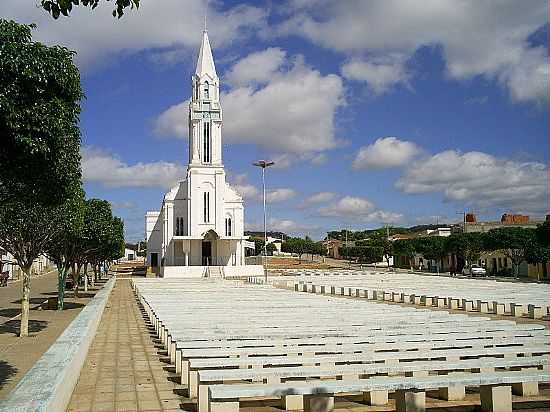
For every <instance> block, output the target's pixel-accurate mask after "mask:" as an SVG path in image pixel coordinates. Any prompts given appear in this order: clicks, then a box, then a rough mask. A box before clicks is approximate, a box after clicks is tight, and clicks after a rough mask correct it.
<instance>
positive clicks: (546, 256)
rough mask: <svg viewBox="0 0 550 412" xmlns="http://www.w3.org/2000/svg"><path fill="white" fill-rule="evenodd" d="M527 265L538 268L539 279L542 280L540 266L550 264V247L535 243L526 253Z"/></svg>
mask: <svg viewBox="0 0 550 412" xmlns="http://www.w3.org/2000/svg"><path fill="white" fill-rule="evenodd" d="M525 260H526V261H527V263H529V264H532V265H536V266H537V279H538V280H540V273H539V264H543V265H545V264H546V263H547V262H550V247H548V246H544V245H542V244H541V243H539V242H533V243H532V244H531V245H530V246H529V247H528V248H527V250H526V251H525Z"/></svg>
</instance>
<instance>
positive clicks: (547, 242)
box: [535, 221, 550, 247]
mask: <svg viewBox="0 0 550 412" xmlns="http://www.w3.org/2000/svg"><path fill="white" fill-rule="evenodd" d="M535 236H536V237H537V241H538V242H539V243H540V244H541V245H542V246H548V247H550V221H546V222H544V223H543V224H542V225H538V226H537V228H536V230H535Z"/></svg>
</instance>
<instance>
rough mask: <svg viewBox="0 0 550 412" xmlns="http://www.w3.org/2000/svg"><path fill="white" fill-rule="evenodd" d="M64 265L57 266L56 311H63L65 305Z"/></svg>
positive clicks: (65, 276) (65, 275) (65, 274)
mask: <svg viewBox="0 0 550 412" xmlns="http://www.w3.org/2000/svg"><path fill="white" fill-rule="evenodd" d="M67 270H68V267H67V266H66V265H61V266H57V310H63V305H64V303H65V282H66V280H67Z"/></svg>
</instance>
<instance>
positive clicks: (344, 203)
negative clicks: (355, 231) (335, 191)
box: [319, 196, 374, 217]
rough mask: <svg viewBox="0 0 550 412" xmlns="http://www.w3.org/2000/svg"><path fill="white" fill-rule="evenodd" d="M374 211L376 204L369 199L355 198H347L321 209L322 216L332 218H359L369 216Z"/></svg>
mask: <svg viewBox="0 0 550 412" xmlns="http://www.w3.org/2000/svg"><path fill="white" fill-rule="evenodd" d="M373 210H374V204H373V203H372V202H370V201H369V200H367V199H364V198H361V197H354V196H345V197H343V198H341V199H340V200H339V201H338V202H336V203H334V204H332V205H330V206H325V207H322V208H321V209H319V214H320V215H321V216H332V217H342V216H348V217H353V216H355V217H359V216H367V215H368V214H369V213H371V212H372V211H373Z"/></svg>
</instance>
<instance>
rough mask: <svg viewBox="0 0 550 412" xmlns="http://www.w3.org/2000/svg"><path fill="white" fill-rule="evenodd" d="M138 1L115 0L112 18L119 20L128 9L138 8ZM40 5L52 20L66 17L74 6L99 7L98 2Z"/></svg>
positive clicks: (50, 0) (61, 0)
mask: <svg viewBox="0 0 550 412" xmlns="http://www.w3.org/2000/svg"><path fill="white" fill-rule="evenodd" d="M106 1H110V0H106ZM139 1H140V0H115V1H114V3H115V8H114V10H113V17H117V16H118V18H121V17H122V16H123V15H124V11H125V10H126V9H127V8H128V7H130V8H132V9H133V8H134V7H135V8H139ZM41 3H42V7H43V8H44V10H46V11H47V12H48V13H50V14H51V15H52V17H53V18H54V19H57V18H59V16H60V15H63V16H68V15H69V14H70V13H71V11H72V9H73V7H75V6H76V7H78V6H81V5H82V6H84V7H90V8H91V9H92V10H94V9H95V8H96V7H97V6H98V5H99V3H100V0H41Z"/></svg>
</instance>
